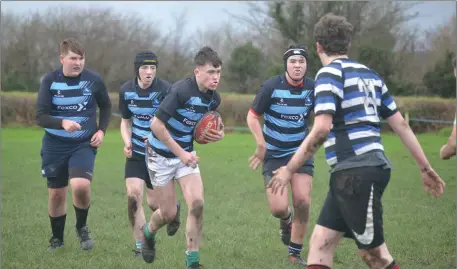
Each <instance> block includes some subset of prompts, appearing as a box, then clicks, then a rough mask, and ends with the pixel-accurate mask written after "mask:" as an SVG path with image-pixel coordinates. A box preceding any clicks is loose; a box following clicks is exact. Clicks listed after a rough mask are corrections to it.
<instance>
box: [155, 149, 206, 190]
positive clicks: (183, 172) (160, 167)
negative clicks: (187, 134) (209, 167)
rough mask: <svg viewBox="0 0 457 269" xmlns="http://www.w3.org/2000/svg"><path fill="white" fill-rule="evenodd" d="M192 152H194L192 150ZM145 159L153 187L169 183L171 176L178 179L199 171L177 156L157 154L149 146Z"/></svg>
mask: <svg viewBox="0 0 457 269" xmlns="http://www.w3.org/2000/svg"><path fill="white" fill-rule="evenodd" d="M192 154H194V155H195V154H196V152H195V151H192ZM146 160H147V166H148V173H149V179H150V180H151V184H152V186H153V187H164V186H166V185H167V184H168V183H170V182H171V181H172V180H173V178H174V179H179V178H182V177H184V176H187V175H190V174H194V173H200V169H199V168H198V165H197V167H195V168H192V167H190V166H186V165H184V164H183V163H182V162H181V160H180V159H179V158H177V157H175V158H166V157H163V156H162V155H159V154H157V152H155V151H154V150H153V149H152V148H151V147H147V150H146Z"/></svg>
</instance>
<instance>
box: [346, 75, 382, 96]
mask: <svg viewBox="0 0 457 269" xmlns="http://www.w3.org/2000/svg"><path fill="white" fill-rule="evenodd" d="M359 79H360V77H356V78H348V79H346V80H345V81H344V87H350V86H355V85H358V84H359ZM367 80H368V79H367ZM369 80H371V81H373V85H374V86H375V87H376V86H377V87H379V88H381V87H382V84H383V83H382V81H381V80H379V79H369ZM383 94H384V92H383Z"/></svg>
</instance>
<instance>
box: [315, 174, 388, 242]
mask: <svg viewBox="0 0 457 269" xmlns="http://www.w3.org/2000/svg"><path fill="white" fill-rule="evenodd" d="M389 180H390V169H385V168H384V167H382V166H371V167H357V168H350V169H346V170H341V171H336V172H334V173H332V174H331V176H330V189H329V191H328V193H327V198H326V199H325V202H324V206H323V207H322V210H321V213H320V216H319V218H318V220H317V224H319V225H321V226H324V227H326V228H329V229H332V230H335V231H339V232H342V233H344V237H347V238H352V239H354V240H355V242H356V245H357V247H358V248H359V249H372V248H376V247H378V246H380V245H381V244H383V243H384V229H383V218H382V215H383V210H382V203H381V199H382V195H383V193H384V190H385V189H386V187H387V185H388V183H389Z"/></svg>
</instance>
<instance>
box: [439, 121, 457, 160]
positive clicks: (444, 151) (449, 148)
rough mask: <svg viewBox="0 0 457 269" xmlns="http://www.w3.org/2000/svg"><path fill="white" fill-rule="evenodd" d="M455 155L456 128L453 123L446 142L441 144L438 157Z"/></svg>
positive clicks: (444, 157)
mask: <svg viewBox="0 0 457 269" xmlns="http://www.w3.org/2000/svg"><path fill="white" fill-rule="evenodd" d="M454 155H456V130H455V124H454V127H453V128H452V133H451V135H450V136H449V138H448V140H447V144H445V145H443V146H442V147H441V150H440V158H441V159H442V160H447V159H449V158H451V157H452V156H454Z"/></svg>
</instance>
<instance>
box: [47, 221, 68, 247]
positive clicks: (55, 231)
mask: <svg viewBox="0 0 457 269" xmlns="http://www.w3.org/2000/svg"><path fill="white" fill-rule="evenodd" d="M49 219H50V220H51V229H52V236H54V237H56V238H58V239H60V240H62V242H63V231H64V229H65V220H66V219H67V214H65V215H63V216H60V217H51V216H49Z"/></svg>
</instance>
